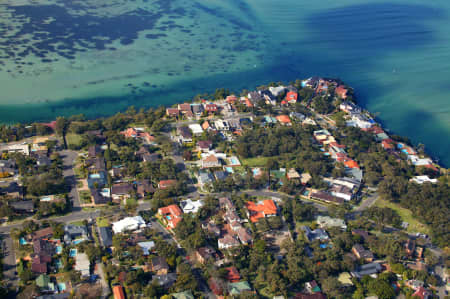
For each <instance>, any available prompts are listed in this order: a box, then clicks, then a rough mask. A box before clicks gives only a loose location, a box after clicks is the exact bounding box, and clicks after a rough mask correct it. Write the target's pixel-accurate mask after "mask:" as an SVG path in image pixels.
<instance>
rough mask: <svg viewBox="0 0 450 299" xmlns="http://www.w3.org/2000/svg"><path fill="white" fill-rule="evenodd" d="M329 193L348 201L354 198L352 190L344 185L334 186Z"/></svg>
mask: <svg viewBox="0 0 450 299" xmlns="http://www.w3.org/2000/svg"><path fill="white" fill-rule="evenodd" d="M328 191H329V192H330V193H331V195H333V196H335V197H338V198H342V199H344V200H346V201H350V200H351V199H352V198H353V192H352V190H351V189H350V188H348V187H346V186H343V185H337V184H333V185H331V188H330V189H329V190H328Z"/></svg>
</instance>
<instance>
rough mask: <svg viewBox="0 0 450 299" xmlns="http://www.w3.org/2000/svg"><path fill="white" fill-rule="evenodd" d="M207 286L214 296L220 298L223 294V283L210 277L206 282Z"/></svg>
mask: <svg viewBox="0 0 450 299" xmlns="http://www.w3.org/2000/svg"><path fill="white" fill-rule="evenodd" d="M208 285H209V288H210V289H211V291H212V292H213V293H214V295H216V296H222V295H223V294H224V290H225V282H224V281H223V280H221V279H218V278H214V277H211V278H210V279H209V280H208Z"/></svg>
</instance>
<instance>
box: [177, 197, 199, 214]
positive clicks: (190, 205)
mask: <svg viewBox="0 0 450 299" xmlns="http://www.w3.org/2000/svg"><path fill="white" fill-rule="evenodd" d="M180 206H181V209H182V210H183V213H197V212H198V210H200V208H201V207H202V206H203V201H202V200H195V201H193V200H191V199H187V200H183V201H181V202H180Z"/></svg>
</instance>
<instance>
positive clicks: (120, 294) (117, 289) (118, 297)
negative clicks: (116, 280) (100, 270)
mask: <svg viewBox="0 0 450 299" xmlns="http://www.w3.org/2000/svg"><path fill="white" fill-rule="evenodd" d="M113 295H114V299H125V293H124V291H123V287H122V286H121V285H115V286H114V287H113Z"/></svg>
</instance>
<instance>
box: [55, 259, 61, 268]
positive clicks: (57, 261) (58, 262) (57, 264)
mask: <svg viewBox="0 0 450 299" xmlns="http://www.w3.org/2000/svg"><path fill="white" fill-rule="evenodd" d="M55 264H56V268H58V269H61V268H62V267H63V264H62V262H61V260H56V262H55Z"/></svg>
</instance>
